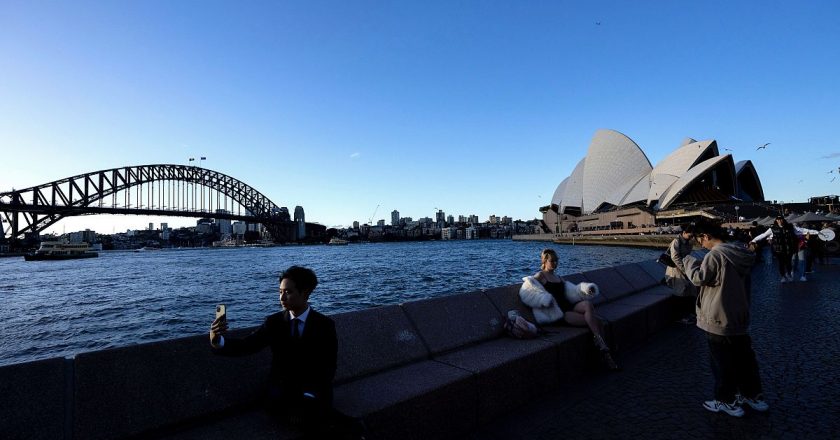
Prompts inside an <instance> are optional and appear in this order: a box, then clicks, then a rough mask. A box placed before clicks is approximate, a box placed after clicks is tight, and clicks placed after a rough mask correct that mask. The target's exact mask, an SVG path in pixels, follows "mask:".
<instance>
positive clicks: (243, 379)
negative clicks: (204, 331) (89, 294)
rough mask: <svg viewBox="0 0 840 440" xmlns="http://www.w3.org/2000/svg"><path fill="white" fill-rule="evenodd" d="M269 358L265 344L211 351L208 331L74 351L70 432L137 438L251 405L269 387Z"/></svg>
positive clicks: (89, 436)
mask: <svg viewBox="0 0 840 440" xmlns="http://www.w3.org/2000/svg"><path fill="white" fill-rule="evenodd" d="M251 330H252V329H246V330H242V331H239V332H230V334H231V335H232V336H234V337H237V336H243V335H244V334H247V333H248V332H250V331H251ZM270 359H271V353H270V350H268V349H266V350H263V351H262V352H261V353H259V354H256V355H252V356H247V357H239V358H230V357H222V356H216V355H214V354H212V352H211V351H210V345H209V342H208V340H207V336H206V335H201V336H194V337H188V338H181V339H174V340H169V341H162V342H153V343H149V344H141V345H134V346H128V347H122V348H116V349H110V350H102V351H96V352H91V353H83V354H80V355H78V356H76V360H75V384H76V391H75V396H74V402H75V403H74V408H75V410H74V413H75V421H74V434H75V437H76V438H84V439H104V438H118V437H126V436H135V435H139V434H141V433H143V432H145V431H149V430H153V429H158V428H161V427H163V426H167V425H172V424H177V423H180V422H183V421H185V420H189V419H191V418H195V417H198V416H202V415H206V414H209V413H213V412H217V411H222V410H225V409H228V408H231V407H234V406H237V405H245V404H249V403H252V402H253V401H254V400H255V399H256V398H257V397H258V396H260V395H261V394H262V393H263V392H264V390H265V389H266V387H267V378H268V370H269V366H270Z"/></svg>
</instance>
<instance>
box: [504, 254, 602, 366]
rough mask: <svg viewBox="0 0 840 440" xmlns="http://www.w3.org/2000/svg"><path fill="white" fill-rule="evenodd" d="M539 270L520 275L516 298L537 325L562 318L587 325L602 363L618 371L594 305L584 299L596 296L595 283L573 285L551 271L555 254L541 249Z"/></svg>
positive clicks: (554, 265)
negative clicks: (520, 280)
mask: <svg viewBox="0 0 840 440" xmlns="http://www.w3.org/2000/svg"><path fill="white" fill-rule="evenodd" d="M540 257H541V258H542V266H541V268H542V270H540V271H539V272H537V273H536V274H535V275H534V276H533V277H525V278H523V283H522V288H521V289H520V290H519V297H520V298H521V299H522V302H523V303H525V304H526V305H527V306H529V307H531V309H532V310H533V311H534V318H535V319H536V320H537V324H541V325H544V324H550V323H553V322H558V321H561V320H564V321H566V323H567V324H569V325H572V326H575V327H584V326H588V327H589V329H590V330H592V333H593V334H594V336H593V340H594V342H595V346H596V347H598V349H599V350H600V351H601V357H602V358H603V360H604V364H605V365H606V366H607V368H609V369H610V370H613V371H615V370H618V369H619V367H618V364H616V363H615V360H613V358H612V355H611V354H610V349H609V347H607V344H606V342H604V328H603V326H602V325H601V321H600V320H599V319H598V317H597V316H595V306H593V305H592V303H591V302H589V301H588V300H587V298H593V297H595V296H596V295H598V293H599V292H598V286H597V285H595V284H594V283H580V284H573V283H570V282H568V281H565V280H563V279H562V278H560V277H558V276H557V275H555V274H554V271H555V270H556V269H557V253H556V252H554V250H553V249H544V250H543V251H542V253H541V254H540Z"/></svg>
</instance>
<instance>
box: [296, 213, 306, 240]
mask: <svg viewBox="0 0 840 440" xmlns="http://www.w3.org/2000/svg"><path fill="white" fill-rule="evenodd" d="M304 219H305V217H304V214H303V206H295V223H297V237H296V238H297V239H298V240H300V239H303V238H306V220H304Z"/></svg>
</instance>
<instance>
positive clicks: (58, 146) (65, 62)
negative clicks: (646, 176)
mask: <svg viewBox="0 0 840 440" xmlns="http://www.w3.org/2000/svg"><path fill="white" fill-rule="evenodd" d="M0 10H1V11H2V18H0V72H3V74H2V78H3V81H2V84H3V86H2V87H0V115H2V117H1V118H0V147H2V148H3V151H4V152H5V153H6V157H7V160H5V161H3V163H2V165H0V191H9V190H11V189H12V188H16V189H22V188H25V187H30V186H35V185H39V184H43V183H47V182H50V181H54V180H58V179H62V178H65V177H69V176H73V175H77V174H83V173H87V172H92V171H96V170H101V169H108V168H114V167H121V166H127V165H140V164H153V163H175V164H182V165H187V164H190V165H200V166H202V167H205V168H209V169H212V170H216V171H219V172H222V173H225V174H227V175H230V176H233V177H235V178H237V179H240V180H242V181H244V182H246V183H247V184H249V185H251V186H253V187H254V188H256V189H257V190H259V191H260V192H262V193H263V194H265V195H266V196H267V197H268V198H270V199H271V200H272V201H274V202H275V203H276V204H277V205H279V206H286V207H289V208H290V209H292V208H293V207H294V206H298V205H299V206H303V207H304V208H305V209H306V218H307V220H309V221H310V222H318V223H321V224H323V225H326V226H328V227H333V226H344V227H347V226H350V225H351V224H352V222H353V221H354V220H358V221H360V223H366V222H367V220H368V219H369V218H370V217H371V216H372V213H373V212H374V211H375V208H376V207H377V206H380V209H382V210H383V211H382V212H381V213H379V214H377V216H376V217H377V218H374V219H373V220H374V222H375V221H376V220H379V219H382V218H384V219H385V220H386V223H389V221H388V220H389V217H388V213H389V212H390V210H388V209H385V207H392V208H391V209H398V210H399V211H400V212H401V213H402V215H403V216H416V215H421V216H428V214H427V213H429V212H431V213H432V214H434V212H435V210H436V208H440V209H442V210H444V211H445V212H447V213H452V214H454V215H455V216H456V218H457V216H458V215H459V214H458V212H463V213H464V215H469V214H475V215H478V216H479V217H480V218H482V219H484V218H488V217H489V216H490V215H491V214H493V213H496V214H497V215H507V216H510V217H512V218H514V219H522V220H528V219H533V218H538V217H539V216H540V213H539V211H538V208H539V207H540V206H544V205H547V204H548V203H550V200H551V197H552V193H553V191H554V189H555V188H556V186H557V183H558V182H559V181H560V180H561V179H562V177H563V176H567V175H569V174H571V172H572V171H573V168H574V166H575V164H576V162H577V159H579V158H580V157H582V156H584V155H585V154H586V148H587V146H588V145H589V142H590V140H591V138H592V133H594V132H595V131H596V130H598V129H600V128H611V129H615V130H618V131H620V132H622V133H624V134H626V135H627V136H629V137H630V138H632V139H633V140H634V141H636V142H637V143H638V144H639V146H640V147H641V148H643V149H644V151H645V152H646V153H647V154H648V157H649V159H650V161H651V162H653V163H657V162H659V161H660V160H662V159H663V158H664V157H665V156H666V155H667V154H668V153H669V152H671V151H673V150H674V149H675V148H676V147H677V146H678V145H679V144H680V142H681V141H682V140H683V139H684V138H686V137H691V138H694V139H697V140H705V139H716V140H717V141H718V143H719V146H720V149H721V153H724V152H727V153H728V152H731V151H734V154H736V155H737V156H738V157H746V158H749V159H750V160H752V161H753V163H754V164H755V166H756V169H757V170H758V171H759V177H760V179H761V182H762V185H763V187H764V190H765V195H766V198H767V199H769V200H774V199H775V200H783V201H785V202H791V201H795V202H800V201H805V200H806V199H807V197H810V196H816V195H830V194H837V193H840V186H838V185H840V179H837V180H834V179H832V178H833V177H836V176H837V174H840V145H837V144H836V141H835V136H834V121H836V120H837V119H838V116H840V115H838V110H837V108H836V106H835V105H834V103H835V102H837V100H838V98H840V89H838V87H836V79H835V78H834V77H835V76H836V75H835V74H834V72H836V71H837V70H838V67H840V57H838V55H840V53H838V52H840V48H838V47H837V45H836V44H832V43H831V42H832V41H840V29H838V28H837V26H836V25H835V23H836V22H837V19H838V18H840V5H838V4H836V3H835V2H830V1H815V2H808V3H807V4H801V3H798V2H792V1H791V2H778V3H774V4H773V5H772V7H771V6H768V5H767V4H766V3H763V2H752V1H747V2H737V3H736V4H730V3H728V2H711V3H710V2H704V3H702V4H683V3H673V2H651V3H645V4H626V3H624V2H609V1H606V2H587V3H579V2H573V3H564V2H550V3H546V4H533V3H509V2H462V3H458V4H452V3H450V2H434V1H433V2H424V3H423V4H412V3H398V4H381V3H377V2H366V1H360V2H351V3H345V2H330V1H327V2H314V3H309V2H308V3H305V4H295V3H278V2H255V3H252V4H250V5H249V7H239V6H236V5H232V4H227V3H224V2H215V1H210V2H206V3H203V4H202V5H201V8H198V7H196V6H195V5H193V4H187V3H174V4H173V3H171V2H163V1H149V2H142V3H136V4H110V3H107V2H85V1H82V2H61V1H60V2H52V3H49V4H39V3H31V2H21V3H9V2H7V3H4V4H3V6H0ZM596 23H597V24H596ZM765 144H766V145H765ZM760 147H764V148H761V149H759V148H760ZM189 158H194V159H195V160H194V161H192V162H190V161H189ZM202 158H204V159H202ZM468 213H469V214H468ZM502 213H503V214H502ZM149 222H154V223H161V222H167V223H169V224H170V225H172V226H173V227H178V226H180V225H187V224H190V223H192V222H194V219H189V218H173V217H139V216H138V217H131V216H96V217H76V218H68V219H65V220H62V221H60V222H58V223H56V224H55V225H54V226H52V227H51V228H50V229H49V230H48V231H49V232H61V231H62V230H67V231H70V230H83V229H85V228H90V229H94V230H97V231H100V230H101V231H102V232H103V233H111V232H116V231H120V230H126V229H140V228H142V225H144V224H147V223H149Z"/></svg>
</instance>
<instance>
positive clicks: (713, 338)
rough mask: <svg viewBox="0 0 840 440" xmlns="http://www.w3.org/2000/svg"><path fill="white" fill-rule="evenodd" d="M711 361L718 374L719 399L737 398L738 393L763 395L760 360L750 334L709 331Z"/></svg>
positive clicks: (717, 398) (716, 385)
mask: <svg viewBox="0 0 840 440" xmlns="http://www.w3.org/2000/svg"><path fill="white" fill-rule="evenodd" d="M706 340H707V341H709V363H710V364H711V367H712V374H714V377H715V400H719V401H721V402H724V403H732V402H733V401H735V394H736V393H741V395H742V396H744V397H748V398H751V399H752V398H755V397H756V396H758V395H759V394H761V378H760V377H759V375H758V361H756V359H755V352H754V351H753V349H752V339H750V335H732V336H720V335H715V334H712V333H708V332H707V333H706Z"/></svg>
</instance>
